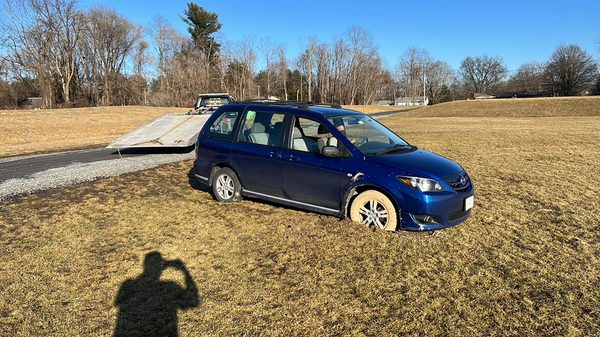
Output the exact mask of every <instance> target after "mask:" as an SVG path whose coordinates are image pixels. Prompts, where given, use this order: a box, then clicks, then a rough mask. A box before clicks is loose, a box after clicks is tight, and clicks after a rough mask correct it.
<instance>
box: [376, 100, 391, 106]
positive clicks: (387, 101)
mask: <svg viewBox="0 0 600 337" xmlns="http://www.w3.org/2000/svg"><path fill="white" fill-rule="evenodd" d="M377 105H394V102H392V101H391V100H389V99H383V100H380V101H377Z"/></svg>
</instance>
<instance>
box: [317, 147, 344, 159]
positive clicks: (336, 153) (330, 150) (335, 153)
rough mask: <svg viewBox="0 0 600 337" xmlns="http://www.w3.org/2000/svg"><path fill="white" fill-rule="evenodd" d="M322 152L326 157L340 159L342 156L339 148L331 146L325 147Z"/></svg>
mask: <svg viewBox="0 0 600 337" xmlns="http://www.w3.org/2000/svg"><path fill="white" fill-rule="evenodd" d="M321 152H322V153H323V155H324V156H325V157H331V158H339V157H341V156H342V154H341V153H340V150H339V149H338V148H337V147H335V146H331V145H327V146H323V149H322V150H321Z"/></svg>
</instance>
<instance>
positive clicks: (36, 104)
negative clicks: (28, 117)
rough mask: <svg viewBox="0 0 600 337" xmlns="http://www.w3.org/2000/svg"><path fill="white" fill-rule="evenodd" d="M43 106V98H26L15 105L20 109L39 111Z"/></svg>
mask: <svg viewBox="0 0 600 337" xmlns="http://www.w3.org/2000/svg"><path fill="white" fill-rule="evenodd" d="M43 104H44V98H43V97H27V98H23V99H20V100H19V102H18V103H17V105H18V106H20V107H29V108H31V109H40V108H41V107H42V105H43Z"/></svg>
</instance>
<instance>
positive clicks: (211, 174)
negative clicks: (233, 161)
mask: <svg viewBox="0 0 600 337" xmlns="http://www.w3.org/2000/svg"><path fill="white" fill-rule="evenodd" d="M224 167H226V168H228V169H230V170H232V171H233V173H235V175H236V176H237V178H238V180H239V179H240V175H239V174H238V173H237V171H236V170H235V169H234V168H233V166H231V165H230V164H228V163H224V162H222V163H217V164H215V165H213V167H212V169H211V170H210V176H209V177H208V186H212V181H213V176H214V174H215V172H217V170H218V169H221V168H224ZM240 184H242V181H241V180H240ZM242 186H244V185H243V184H242Z"/></svg>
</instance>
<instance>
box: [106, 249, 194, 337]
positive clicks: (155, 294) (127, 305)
mask: <svg viewBox="0 0 600 337" xmlns="http://www.w3.org/2000/svg"><path fill="white" fill-rule="evenodd" d="M167 268H174V269H176V270H178V271H180V272H181V273H183V275H184V277H185V287H181V286H180V285H179V284H177V283H176V282H172V281H161V280H160V276H161V274H162V272H163V270H165V269H167ZM198 302H199V296H198V288H197V287H196V283H195V282H194V280H193V279H192V276H191V275H190V273H189V271H188V270H187V268H186V266H185V264H184V263H183V262H182V261H181V260H164V259H163V258H162V256H161V254H160V253H159V252H157V251H153V252H150V253H148V254H146V256H145V258H144V270H143V272H142V274H140V276H138V277H137V278H135V279H129V280H127V281H125V282H123V284H122V285H121V288H120V289H119V293H118V294H117V298H116V299H115V305H116V306H117V307H118V308H119V316H118V318H117V323H116V325H115V332H114V336H115V337H117V336H119V337H120V336H169V337H175V336H178V335H179V326H178V319H177V312H178V310H186V309H190V308H194V307H197V306H198Z"/></svg>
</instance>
